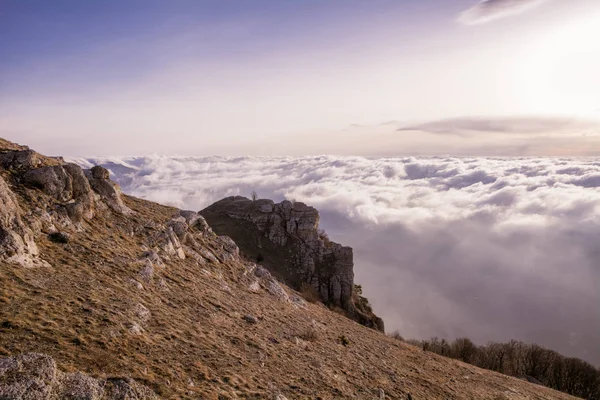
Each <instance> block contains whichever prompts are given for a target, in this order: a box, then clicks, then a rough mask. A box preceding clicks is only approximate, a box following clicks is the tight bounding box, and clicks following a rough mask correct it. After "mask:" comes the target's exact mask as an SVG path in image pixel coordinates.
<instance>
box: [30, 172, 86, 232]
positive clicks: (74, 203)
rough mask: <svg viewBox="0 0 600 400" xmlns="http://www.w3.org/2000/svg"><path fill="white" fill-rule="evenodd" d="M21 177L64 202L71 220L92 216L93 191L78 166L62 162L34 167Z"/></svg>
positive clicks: (75, 220) (76, 220)
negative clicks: (61, 163)
mask: <svg viewBox="0 0 600 400" xmlns="http://www.w3.org/2000/svg"><path fill="white" fill-rule="evenodd" d="M21 179H22V181H23V183H25V184H26V185H29V186H32V187H35V188H38V189H40V190H42V191H43V192H44V193H46V194H47V195H49V196H50V197H52V198H54V199H56V200H57V201H59V202H62V203H65V204H64V207H65V209H66V211H67V214H68V216H69V217H70V218H71V219H72V220H73V222H80V221H81V220H82V219H84V218H87V219H91V218H92V217H93V215H94V213H93V210H94V197H93V192H92V189H91V187H90V184H89V183H88V181H87V179H86V178H85V175H84V173H83V170H82V169H81V168H80V167H79V166H77V165H75V164H64V165H53V166H45V167H40V168H34V169H30V170H28V171H26V172H25V173H24V174H23V176H22V178H21Z"/></svg>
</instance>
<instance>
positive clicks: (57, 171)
mask: <svg viewBox="0 0 600 400" xmlns="http://www.w3.org/2000/svg"><path fill="white" fill-rule="evenodd" d="M87 175H88V177H86V173H84V171H83V170H82V169H81V167H79V166H78V165H76V164H71V163H66V162H65V161H64V160H63V159H62V158H60V157H46V156H43V155H41V154H38V153H36V152H35V151H33V150H30V149H29V148H28V147H26V146H19V145H16V144H14V143H10V142H8V141H5V140H0V261H2V260H5V261H7V262H10V263H16V264H20V265H22V266H25V267H34V266H48V265H49V264H48V263H47V262H46V261H43V260H42V259H41V258H40V257H39V250H38V246H37V245H36V242H35V240H36V237H37V236H39V235H40V234H41V233H46V234H52V233H55V232H57V231H58V229H61V230H62V229H67V230H73V231H77V230H80V229H82V226H81V224H82V223H83V222H84V221H86V220H88V221H89V220H91V219H92V218H94V215H95V213H96V212H97V211H99V210H107V209H111V210H113V211H114V212H117V213H119V214H127V213H130V212H131V210H129V209H128V208H127V207H126V206H125V205H124V204H123V201H122V199H121V191H120V189H119V187H118V185H116V184H115V183H114V182H111V181H110V180H109V179H108V171H107V170H106V169H104V168H102V167H95V168H93V169H92V170H91V171H89V172H88V173H87ZM12 188H19V190H18V191H17V192H14V191H13V189H12ZM17 194H18V195H19V198H20V196H25V197H26V198H30V199H35V206H34V207H30V208H29V209H28V210H27V212H24V211H23V210H21V208H20V207H19V202H18V199H17ZM65 234H66V233H65ZM50 238H51V237H50Z"/></svg>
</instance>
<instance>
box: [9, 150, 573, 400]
mask: <svg viewBox="0 0 600 400" xmlns="http://www.w3.org/2000/svg"><path fill="white" fill-rule="evenodd" d="M0 145H1V146H0V147H2V149H1V150H0V177H1V180H0V183H1V184H2V185H0V194H1V196H0V199H2V201H0V242H1V243H2V249H3V251H2V252H0V283H1V284H0V355H1V356H3V357H9V356H15V355H18V354H22V353H32V352H33V353H42V354H46V355H49V356H51V357H52V358H53V359H54V360H55V361H56V363H57V365H58V368H59V369H60V370H61V371H63V372H64V373H67V374H68V373H77V372H82V373H84V374H86V375H89V376H92V377H96V378H102V379H106V380H107V382H113V381H115V380H116V379H119V378H123V381H128V379H129V378H133V379H134V380H135V381H136V382H137V384H139V385H143V386H145V387H147V388H149V389H151V390H152V391H153V392H154V393H156V394H157V395H158V396H160V397H162V398H191V399H199V398H201V399H235V398H255V399H264V398H273V399H275V398H278V399H283V398H288V399H296V398H298V399H302V398H305V399H309V398H310V399H315V398H322V399H334V398H357V399H373V398H381V397H380V396H382V395H383V396H385V398H392V399H406V398H408V395H409V393H410V395H411V398H413V399H494V400H496V399H569V398H572V397H570V396H567V395H564V394H561V393H558V392H555V391H552V390H549V389H546V388H543V387H540V386H536V385H533V384H530V383H527V382H525V381H521V380H518V379H515V378H510V377H507V376H503V375H500V374H496V373H492V372H489V371H484V370H480V369H478V368H476V367H473V366H470V365H466V364H462V363H460V362H457V361H454V360H449V359H445V358H442V357H439V356H436V355H434V354H431V353H428V352H424V351H422V350H420V349H418V348H415V347H412V346H410V345H407V344H405V343H403V342H400V341H398V340H395V339H392V338H390V337H387V336H385V335H384V334H382V333H381V332H378V331H376V330H373V329H369V328H366V327H364V326H362V325H360V324H358V323H356V322H354V321H352V320H350V319H348V318H346V317H345V316H343V315H341V314H337V313H335V312H332V311H330V310H329V309H328V308H327V307H325V306H324V305H321V304H312V303H307V302H305V301H304V300H303V299H302V298H301V297H300V296H299V295H298V293H296V292H295V291H293V290H291V289H289V288H287V287H286V286H285V285H282V284H280V283H278V282H277V281H276V280H275V279H274V278H273V277H272V276H271V274H270V273H269V272H268V271H266V270H265V269H264V268H262V267H260V266H257V265H256V264H255V263H254V262H252V261H250V260H246V259H244V258H243V257H242V256H240V255H239V250H238V248H237V246H236V245H235V243H233V241H232V240H231V239H229V238H227V237H220V236H218V235H217V234H215V233H214V232H212V229H211V228H210V227H209V226H208V224H206V222H205V221H204V219H203V218H202V217H200V216H199V215H198V214H196V213H194V212H185V211H183V212H182V211H180V210H177V209H175V208H172V207H166V206H162V205H159V204H156V203H152V202H148V201H144V200H140V199H136V198H133V197H129V196H125V195H121V194H120V191H119V189H118V187H116V186H115V185H114V184H113V183H112V182H110V180H108V179H107V178H108V177H107V175H106V173H107V171H106V170H103V169H101V168H96V169H93V170H91V171H81V169H79V170H78V169H77V168H79V167H76V166H73V165H69V164H65V163H64V162H63V161H62V160H60V159H54V158H45V157H42V156H39V155H37V153H27V154H25V153H22V152H27V151H28V150H27V149H23V148H18V147H16V146H15V145H13V144H9V143H6V142H3V141H0ZM15 152H17V153H18V154H17V153H15ZM25 156H26V157H25ZM82 177H85V179H84V180H82ZM6 360H9V361H6ZM10 360H11V359H8V358H4V361H0V393H2V390H4V391H5V393H6V392H7V390H8V389H7V387H8V386H9V385H11V384H12V383H11V381H10V379H12V378H10V377H9V376H8V375H9V374H8V373H7V371H9V370H10V368H11V367H10V365H14V363H13V364H11V361H10ZM26 372H27V371H25V373H26ZM78 376H79V375H78ZM13 383H14V382H13ZM103 396H104V397H103ZM108 396H109V395H108V392H105V393H104V394H96V397H92V396H88V397H87V398H109V397H108ZM148 396H149V395H148ZM0 397H2V396H0ZM141 397H142V398H143V397H144V396H141ZM5 398H11V397H5ZM37 398H44V397H37ZM84 398H85V397H84ZM110 398H127V397H125V396H121V397H110ZM130 398H131V397H130Z"/></svg>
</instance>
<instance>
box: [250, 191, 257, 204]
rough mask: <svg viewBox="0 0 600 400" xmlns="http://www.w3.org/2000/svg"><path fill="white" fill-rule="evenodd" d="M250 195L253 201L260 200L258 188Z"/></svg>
mask: <svg viewBox="0 0 600 400" xmlns="http://www.w3.org/2000/svg"><path fill="white" fill-rule="evenodd" d="M250 197H252V201H256V200H258V193H256V190H253V191H252V194H251V195H250Z"/></svg>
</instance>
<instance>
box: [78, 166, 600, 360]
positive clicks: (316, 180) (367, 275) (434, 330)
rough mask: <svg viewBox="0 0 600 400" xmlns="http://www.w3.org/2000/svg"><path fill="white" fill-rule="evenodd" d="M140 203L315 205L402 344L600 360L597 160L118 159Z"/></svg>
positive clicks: (118, 172)
mask: <svg viewBox="0 0 600 400" xmlns="http://www.w3.org/2000/svg"><path fill="white" fill-rule="evenodd" d="M74 161H76V162H78V163H79V164H80V165H82V166H83V167H90V166H92V165H94V164H101V165H104V166H105V167H107V168H109V169H110V171H111V172H112V174H113V179H114V180H116V181H117V182H118V183H119V184H120V185H121V186H122V188H123V190H124V191H125V192H126V193H128V194H132V195H134V196H138V197H141V198H146V199H149V200H154V201H157V202H160V203H166V204H171V205H174V206H177V207H180V208H185V209H192V210H200V209H202V208H204V207H206V206H208V205H209V204H211V203H212V202H214V201H216V200H219V199H221V198H223V197H225V196H231V195H244V196H248V197H249V195H250V193H251V192H252V191H253V190H255V191H256V192H258V194H259V196H260V197H263V198H272V199H274V200H276V201H279V200H283V199H285V198H287V199H295V200H297V201H303V202H305V203H307V204H309V205H312V206H314V207H316V208H317V209H318V210H319V212H320V215H321V227H322V228H324V229H325V230H326V231H327V232H328V233H329V236H330V237H331V239H332V240H335V241H337V242H340V243H342V244H344V245H349V246H352V247H353V248H354V254H355V272H356V281H357V283H360V284H362V286H363V291H364V293H365V294H366V296H367V297H368V298H369V299H370V301H371V302H372V304H373V305H374V308H375V311H376V312H377V313H378V314H379V315H381V316H382V317H383V318H384V320H385V322H386V329H387V331H392V330H396V329H397V330H399V332H400V333H401V334H402V335H403V336H404V337H410V338H428V337H431V336H439V337H445V338H448V339H452V338H454V337H458V336H468V337H470V338H472V339H474V340H475V341H477V342H479V343H485V342H488V341H507V340H510V339H513V338H514V339H518V340H523V341H527V342H536V343H538V344H541V345H544V346H547V347H550V348H553V349H555V350H558V351H560V352H562V353H564V354H566V355H572V356H577V357H580V358H583V359H586V360H588V361H591V362H592V363H594V364H596V365H598V364H600V346H599V345H598V343H600V246H599V244H600V218H599V216H598V213H599V212H600V189H599V188H600V160H599V159H566V158H522V159H521V158H519V159H516V158H452V157H439V158H413V157H406V158H377V159H369V158H362V157H334V156H315V157H269V158H255V157H237V158H236V157H195V158H191V157H160V156H155V157H121V158H110V157H104V158H87V159H83V158H82V159H76V160H74Z"/></svg>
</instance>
